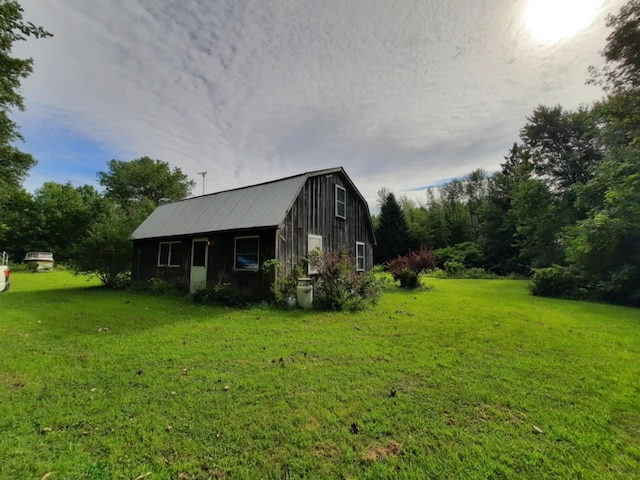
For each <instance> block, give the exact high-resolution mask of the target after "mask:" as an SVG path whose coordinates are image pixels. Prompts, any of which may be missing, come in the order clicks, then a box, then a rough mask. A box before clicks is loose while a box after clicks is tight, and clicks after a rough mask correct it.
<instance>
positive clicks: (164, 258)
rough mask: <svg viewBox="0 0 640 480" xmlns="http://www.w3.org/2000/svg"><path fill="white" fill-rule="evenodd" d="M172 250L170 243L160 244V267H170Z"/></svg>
mask: <svg viewBox="0 0 640 480" xmlns="http://www.w3.org/2000/svg"><path fill="white" fill-rule="evenodd" d="M170 248H171V244H170V243H161V244H160V252H159V254H158V265H168V264H169V250H170Z"/></svg>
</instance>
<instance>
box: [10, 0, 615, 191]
mask: <svg viewBox="0 0 640 480" xmlns="http://www.w3.org/2000/svg"><path fill="white" fill-rule="evenodd" d="M620 4H621V0H610V1H605V2H604V3H603V5H602V7H601V9H600V11H599V14H598V18H597V19H596V20H595V22H594V23H593V24H592V26H591V27H589V29H587V30H583V31H582V32H580V33H579V34H578V35H577V36H575V37H574V38H573V39H571V40H565V41H563V42H560V43H556V44H539V43H536V42H535V41H533V40H532V39H531V38H530V36H529V34H528V33H527V30H526V28H525V27H524V20H523V18H522V12H523V5H524V4H523V2H522V0H521V1H519V2H515V3H514V2H512V1H510V0H495V1H478V0H466V1H459V2H440V1H435V0H434V1H423V2H411V1H408V0H407V1H396V2H391V1H386V0H384V1H383V0H377V1H373V0H371V1H367V2H358V1H353V0H341V1H339V0H331V1H330V0H324V1H322V0H307V1H300V0H280V1H278V2H264V1H262V0H245V1H234V2H219V1H195V0H192V1H182V0H173V1H172V0H166V1H152V0H147V1H137V2H130V1H125V0H119V1H117V0H95V1H92V2H86V1H84V0H66V1H64V2H63V1H62V0H23V5H24V7H25V16H26V18H27V19H28V20H30V21H33V22H34V23H37V24H42V25H44V26H45V27H46V28H47V29H48V30H50V31H51V32H52V33H54V35H55V36H54V37H53V38H50V39H45V40H37V41H29V42H28V43H27V44H25V45H23V46H21V47H20V49H19V53H23V54H26V55H30V56H32V57H33V58H34V61H35V71H34V74H33V75H32V76H31V77H30V78H29V79H28V80H27V81H25V83H24V91H23V93H24V94H25V97H26V98H27V106H28V109H29V110H28V113H27V114H26V115H24V116H23V117H22V118H23V119H24V120H21V121H23V123H24V122H26V123H28V124H31V125H32V129H34V128H36V127H38V128H43V126H44V125H49V126H51V125H55V126H57V127H59V128H63V129H68V130H70V131H73V132H74V133H75V134H76V135H79V136H84V137H86V138H89V139H92V140H94V141H96V142H98V143H99V144H101V145H106V146H107V149H108V151H109V152H110V153H111V157H115V158H120V159H123V160H128V159H133V158H137V157H139V156H143V155H148V156H151V157H154V158H159V159H161V160H164V161H168V162H169V163H170V164H171V165H173V166H179V167H180V168H182V170H183V171H184V172H185V173H187V174H188V175H189V176H190V177H191V178H193V179H195V180H197V181H200V177H197V175H196V174H197V172H200V171H203V170H206V171H207V172H208V175H207V177H206V181H207V191H209V192H210V191H215V190H220V189H224V188H230V187H236V186H241V185H246V184H251V183H256V182H260V181H264V180H269V179H273V178H277V177H279V176H283V175H290V174H295V173H299V172H302V171H306V170H311V169H316V168H323V167H329V166H337V165H342V166H344V167H345V168H346V170H347V172H348V173H349V174H350V176H351V177H352V178H353V179H354V181H355V182H356V184H357V185H358V186H359V187H360V189H361V190H362V192H363V194H364V195H365V196H366V197H367V198H368V199H370V200H371V201H372V204H373V203H375V196H376V192H377V190H378V189H379V188H380V187H383V186H386V187H389V188H391V189H392V190H394V191H396V192H397V193H402V192H404V191H408V190H411V189H414V188H416V187H419V186H423V185H429V184H434V183H437V182H438V181H440V180H442V179H445V178H450V177H454V176H460V175H463V174H466V173H468V172H469V171H471V170H472V169H474V168H478V167H485V168H487V169H490V170H491V169H494V168H496V167H497V166H498V164H499V162H500V161H502V159H503V156H504V155H506V153H507V150H508V148H509V147H510V146H511V144H512V143H513V142H514V141H516V140H517V133H518V129H519V128H520V127H521V126H522V124H523V123H524V120H525V116H526V115H528V114H530V113H531V111H532V110H533V108H534V107H535V106H536V105H537V104H539V103H545V104H555V103H561V104H562V105H563V106H565V107H567V108H574V107H576V106H577V105H579V104H580V103H583V102H589V101H590V100H593V99H595V98H596V97H598V96H599V95H600V94H599V92H598V90H597V89H595V88H594V87H591V86H586V85H585V84H584V81H585V79H586V76H587V67H588V66H589V65H590V64H594V63H600V60H599V56H598V51H599V50H601V49H602V47H603V46H604V41H605V37H606V31H605V28H604V20H603V17H604V15H605V12H607V11H615V10H616V9H617V8H619V6H620ZM109 159H110V158H96V159H94V160H93V161H95V170H96V171H98V170H104V168H105V165H106V162H107V161H108V160H109ZM61 173H64V175H63V176H64V177H65V178H67V177H69V176H71V175H72V173H71V172H61ZM199 192H200V184H198V188H196V193H199Z"/></svg>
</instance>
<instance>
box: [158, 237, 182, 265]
mask: <svg viewBox="0 0 640 480" xmlns="http://www.w3.org/2000/svg"><path fill="white" fill-rule="evenodd" d="M181 258H182V244H181V243H180V242H162V243H161V244H160V248H159V249H158V266H160V267H179V266H180V259H181Z"/></svg>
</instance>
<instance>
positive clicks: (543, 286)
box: [529, 265, 579, 298]
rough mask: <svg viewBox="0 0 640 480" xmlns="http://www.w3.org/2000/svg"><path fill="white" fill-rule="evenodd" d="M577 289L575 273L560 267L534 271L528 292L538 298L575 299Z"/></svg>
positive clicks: (570, 269) (568, 268) (577, 283)
mask: <svg viewBox="0 0 640 480" xmlns="http://www.w3.org/2000/svg"><path fill="white" fill-rule="evenodd" d="M578 287H579V279H578V276H577V274H576V271H575V270H574V269H572V268H570V267H563V266H560V265H552V266H550V267H546V268H536V269H534V270H533V277H532V278H531V282H530V283H529V291H530V292H531V293H532V294H533V295H537V296H540V297H560V298H575V297H577V295H578Z"/></svg>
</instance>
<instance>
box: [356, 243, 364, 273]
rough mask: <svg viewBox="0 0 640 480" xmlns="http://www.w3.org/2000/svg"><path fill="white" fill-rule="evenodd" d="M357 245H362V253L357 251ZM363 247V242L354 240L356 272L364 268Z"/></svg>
mask: <svg viewBox="0 0 640 480" xmlns="http://www.w3.org/2000/svg"><path fill="white" fill-rule="evenodd" d="M359 247H362V255H360V254H359V252H358V249H359ZM365 248H366V247H365V245H364V242H356V272H364V270H365V268H364V267H365V264H366V263H365ZM361 264H362V265H361Z"/></svg>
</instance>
